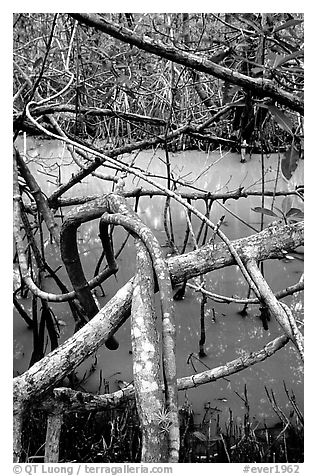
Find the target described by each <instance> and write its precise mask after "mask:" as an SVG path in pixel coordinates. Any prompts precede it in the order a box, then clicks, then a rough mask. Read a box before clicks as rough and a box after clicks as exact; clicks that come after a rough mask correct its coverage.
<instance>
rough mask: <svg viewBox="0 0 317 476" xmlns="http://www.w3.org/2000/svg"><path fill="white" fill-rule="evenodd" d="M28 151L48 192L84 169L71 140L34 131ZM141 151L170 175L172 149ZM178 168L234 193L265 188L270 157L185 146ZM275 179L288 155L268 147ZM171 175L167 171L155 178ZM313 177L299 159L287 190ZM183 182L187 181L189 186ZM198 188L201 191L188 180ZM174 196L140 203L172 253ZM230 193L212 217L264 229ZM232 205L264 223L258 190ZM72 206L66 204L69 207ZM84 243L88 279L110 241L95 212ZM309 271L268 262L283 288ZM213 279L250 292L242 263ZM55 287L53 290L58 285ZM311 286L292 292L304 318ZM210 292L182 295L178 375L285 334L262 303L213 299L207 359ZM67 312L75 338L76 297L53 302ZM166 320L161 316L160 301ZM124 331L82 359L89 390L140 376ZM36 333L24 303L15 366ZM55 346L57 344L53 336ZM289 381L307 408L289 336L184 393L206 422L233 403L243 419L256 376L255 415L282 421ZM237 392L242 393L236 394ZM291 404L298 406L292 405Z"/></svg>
mask: <svg viewBox="0 0 317 476" xmlns="http://www.w3.org/2000/svg"><path fill="white" fill-rule="evenodd" d="M18 146H19V149H20V150H21V151H22V152H23V150H26V156H27V159H28V161H31V162H29V166H30V168H31V170H32V172H33V173H34V175H35V177H36V180H37V181H38V183H39V184H40V185H41V187H42V189H43V191H44V192H45V193H46V194H47V195H50V194H51V193H52V192H53V191H54V190H55V189H56V186H57V184H58V183H59V182H58V181H60V182H61V183H65V182H67V181H68V179H69V178H70V177H71V175H72V174H73V173H76V172H77V170H78V168H77V166H76V165H75V164H73V163H72V160H71V158H70V156H69V154H68V152H67V150H65V148H64V147H63V146H61V145H60V144H57V143H56V142H51V141H35V140H31V139H30V140H29V141H27V143H26V144H23V141H22V140H21V142H20V143H19V144H18ZM133 159H135V165H136V166H137V167H140V168H141V169H144V170H149V171H150V172H151V173H152V174H156V175H158V176H161V177H163V176H164V174H165V172H166V165H165V163H164V162H165V154H164V152H163V151H156V152H155V153H154V152H152V151H145V152H142V153H140V154H138V155H137V156H133V155H132V156H127V157H124V159H123V160H124V161H125V162H126V163H130V162H131V160H133ZM170 159H171V166H172V171H173V174H174V177H175V178H178V177H181V178H182V180H183V181H186V182H188V183H190V184H192V185H193V186H195V187H197V188H200V189H202V190H208V191H210V192H227V191H233V190H236V189H237V188H238V187H239V186H243V187H244V188H245V189H246V190H248V191H250V190H252V191H255V190H261V179H260V177H261V156H260V155H254V156H252V158H251V160H250V159H248V161H247V162H246V163H244V164H241V163H240V157H239V156H238V155H237V154H231V153H225V154H224V155H223V157H221V156H220V155H219V153H215V152H212V153H209V154H207V153H203V152H199V151H187V152H183V153H175V154H170ZM264 160H265V164H264V167H265V183H266V190H273V189H274V186H275V181H276V177H277V173H276V172H277V167H278V157H277V156H276V155H271V156H265V158H264ZM99 170H100V172H103V173H105V174H108V173H113V171H111V170H110V169H108V168H107V167H100V169H98V171H99ZM155 180H157V181H161V183H163V184H166V180H163V179H155ZM296 183H297V184H299V183H303V176H302V162H300V163H299V166H298V168H297V170H296V171H295V173H294V175H293V177H292V179H291V180H290V181H287V180H286V179H285V178H284V177H282V176H281V175H280V174H279V176H278V186H277V190H288V189H289V190H291V189H293V188H294V184H296ZM140 186H142V187H144V188H146V189H149V188H152V187H151V186H150V185H147V184H145V183H142V181H140V180H139V179H138V178H133V179H131V178H129V179H127V180H126V190H129V189H130V188H136V187H140ZM184 189H186V187H182V188H180V189H179V190H184ZM188 190H189V191H194V190H193V189H190V188H188ZM109 191H111V183H110V182H106V181H103V180H100V179H98V178H96V177H89V178H87V179H85V180H84V181H83V182H82V183H80V184H78V185H76V186H75V187H74V188H73V189H72V190H71V191H70V192H67V193H66V195H65V197H67V196H68V197H75V196H85V195H97V194H102V193H107V192H109ZM287 200H288V201H289V204H288V208H290V207H291V206H296V207H302V205H301V204H300V203H299V202H298V201H297V199H296V200H295V201H294V198H292V199H287ZM281 202H282V198H276V200H275V205H276V206H277V207H279V208H280V207H281ZM129 203H130V204H131V205H132V206H134V200H132V199H129ZM164 203H165V199H164V198H163V197H153V198H149V197H141V198H140V201H139V205H138V213H139V216H140V217H141V219H142V220H143V221H144V222H145V223H146V224H147V225H148V226H149V227H150V228H151V229H152V230H153V231H154V233H155V235H156V237H157V238H158V240H159V242H160V243H161V245H162V246H164V248H163V251H164V252H165V253H166V254H167V253H168V252H169V251H170V250H169V249H168V248H167V247H166V234H165V231H164V225H163V209H164ZM171 203H172V221H173V231H174V238H175V242H176V244H177V245H178V248H179V249H181V248H182V245H183V240H184V232H185V229H186V218H185V213H184V210H183V209H182V207H181V206H180V205H179V204H177V203H175V202H174V201H173V200H172V202H171ZM192 203H193V204H194V205H196V206H197V207H198V208H199V209H200V210H201V211H202V212H203V213H204V212H205V207H204V201H203V200H198V201H196V203H195V202H192ZM271 203H272V197H270V198H266V199H265V206H266V207H267V208H271ZM221 205H222V202H221V203H217V202H214V204H213V205H212V209H211V214H210V219H211V220H212V221H213V222H214V223H217V221H218V220H219V218H220V217H221V216H222V215H225V221H224V224H223V228H222V229H223V231H224V233H225V234H226V235H227V236H228V237H229V238H230V239H232V240H233V239H237V238H240V237H244V236H248V235H251V234H254V233H255V231H254V230H252V229H251V228H250V227H249V226H247V225H246V224H243V223H241V222H240V221H239V220H238V219H237V218H235V217H234V216H233V215H231V214H230V213H229V211H227V210H225V209H224V208H222V206H221ZM225 206H226V207H227V208H228V209H229V210H230V211H231V212H233V213H234V214H236V215H238V216H239V217H240V218H242V219H243V220H244V221H245V222H246V223H247V224H249V225H251V226H252V227H254V228H256V229H257V230H260V220H261V215H260V214H258V213H255V212H254V211H252V210H251V209H252V208H254V207H255V206H261V197H248V198H241V199H239V200H228V201H226V203H225ZM66 213H67V209H63V214H64V215H65V214H66ZM272 220H274V218H273V217H264V226H267V224H268V223H269V222H271V221H272ZM192 223H193V227H194V230H195V232H196V233H197V231H198V229H199V225H200V224H199V222H198V220H196V218H195V217H193V220H192ZM125 237H126V232H125V231H123V230H122V229H121V228H120V227H116V229H115V231H114V246H115V250H118V249H119V247H120V246H121V244H122V242H123V241H124V239H125ZM78 246H79V251H80V256H81V261H82V265H83V268H84V270H85V274H86V278H87V279H90V278H91V277H92V276H93V273H94V270H95V267H96V264H97V261H98V259H99V257H100V254H101V244H100V240H99V237H98V220H94V221H92V222H89V223H87V224H84V225H82V226H81V227H80V229H79V232H78ZM50 247H51V245H50V243H49V241H46V246H45V250H46V256H47V259H48V261H49V264H50V265H51V267H52V268H53V269H56V267H57V266H58V265H59V264H60V263H58V261H56V260H55V258H54V257H53V255H52V253H51V249H50ZM191 249H193V242H192V240H191V239H190V240H189V245H188V247H187V251H190V250H191ZM134 257H135V251H134V243H133V238H131V237H130V238H129V240H128V241H127V243H126V245H125V247H124V249H123V251H122V253H121V254H120V256H119V258H118V260H117V262H118V265H119V272H118V273H117V276H116V278H115V277H111V278H110V279H109V280H107V281H106V282H105V283H104V284H103V290H104V293H105V296H102V295H101V290H100V288H97V297H98V300H99V303H100V305H101V306H103V305H104V304H105V303H106V302H107V301H108V300H109V299H110V298H111V297H112V296H113V295H114V294H115V293H116V292H117V290H118V289H120V287H121V286H122V285H123V284H124V283H125V282H126V281H127V280H128V279H130V277H132V276H133V275H134ZM302 271H303V262H302V261H300V260H297V259H296V260H292V261H283V260H274V261H273V260H272V261H266V262H265V264H264V272H265V277H266V279H267V281H268V283H269V285H270V286H271V288H272V289H273V291H275V292H276V291H278V290H281V289H284V288H285V287H287V286H290V285H292V284H295V283H296V282H297V281H298V279H299V278H300V276H301V273H302ZM59 276H60V277H61V279H62V280H64V282H65V284H66V285H67V286H68V287H69V289H71V286H70V284H69V280H68V278H67V277H66V275H65V273H64V272H63V271H62V270H61V271H60V272H59ZM205 280H206V287H207V289H209V290H210V291H212V292H214V293H217V294H223V295H226V296H239V297H246V295H247V286H246V284H245V281H244V278H243V277H242V275H241V273H240V271H239V269H238V268H237V267H236V266H231V267H228V268H225V269H220V270H217V271H214V272H212V273H209V274H208V275H206V276H205ZM47 282H48V286H49V285H50V286H51V288H50V290H51V291H52V292H59V290H58V289H57V288H56V287H55V284H54V283H51V284H49V283H50V282H51V280H47ZM48 290H49V289H48ZM302 294H303V293H297V294H295V295H293V296H289V297H287V298H285V299H284V300H285V302H286V303H287V304H288V305H290V306H291V308H292V310H293V312H294V315H295V317H296V319H300V320H301V319H302V318H303V296H302ZM200 300H201V299H200V294H199V293H196V292H195V291H194V290H192V289H190V288H188V287H187V289H186V294H185V298H184V299H183V300H182V301H175V311H176V323H177V368H178V376H179V377H181V376H186V375H191V374H193V373H196V372H201V371H204V370H206V369H208V368H214V367H217V366H220V365H223V364H225V363H226V362H228V361H231V360H233V359H236V358H238V357H239V356H242V355H243V354H244V353H246V352H250V351H256V350H259V349H261V348H262V347H263V346H264V345H265V344H266V343H267V342H269V341H271V340H273V339H274V338H276V337H277V336H279V335H281V334H282V332H281V329H280V328H279V326H278V324H277V323H276V322H274V321H272V320H271V321H270V322H269V330H268V331H265V330H264V329H263V326H262V323H261V320H260V318H259V314H260V312H259V306H255V305H251V306H249V308H248V314H247V316H245V317H242V316H241V315H240V314H239V313H238V312H239V311H241V309H242V307H243V306H242V305H238V304H233V303H232V304H221V303H217V302H214V301H212V300H208V302H207V305H206V308H205V327H206V344H205V352H206V354H207V356H206V357H204V358H202V359H201V358H199V356H198V351H199V345H198V342H199V338H200ZM23 305H24V307H25V308H26V309H27V310H29V309H30V305H31V303H30V299H28V300H25V301H23ZM50 306H51V308H52V310H53V311H54V313H55V316H56V317H57V319H58V320H59V321H60V322H61V323H63V325H61V326H60V340H59V341H60V343H62V342H63V341H64V340H65V339H67V338H68V337H70V336H71V335H72V334H73V331H74V322H73V318H72V316H71V314H70V312H69V307H68V305H67V304H66V303H61V304H53V303H51V304H50ZM157 309H158V322H160V313H159V305H158V306H157ZM116 337H117V339H118V340H119V343H120V346H119V349H118V350H117V351H109V350H108V349H106V348H105V346H101V348H100V349H99V350H98V351H97V353H96V355H94V356H91V357H90V358H88V359H87V360H86V362H85V363H83V364H82V365H81V366H80V367H78V368H77V375H78V377H79V378H82V377H84V376H86V377H85V379H84V381H83V382H82V384H81V387H80V388H79V389H80V390H87V391H89V392H99V393H104V392H105V390H106V391H108V390H109V391H110V392H112V391H115V390H117V389H118V380H119V381H120V380H123V381H126V382H131V381H132V379H133V377H132V355H131V353H130V352H131V342H130V324H129V320H128V321H127V322H126V323H125V324H124V325H123V326H122V327H121V328H120V329H119V330H118V332H117V333H116ZM32 346H33V343H32V332H31V331H30V330H29V329H27V327H26V325H25V322H24V321H23V320H22V318H21V317H20V316H19V315H18V314H17V313H16V312H15V311H14V375H18V374H20V373H22V372H24V371H25V370H27V368H28V365H29V362H30V357H31V352H32ZM48 350H49V344H48ZM92 365H94V366H95V370H94V372H93V373H92V374H91V375H90V376H89V378H87V375H88V373H89V369H90V368H91V366H92ZM283 382H285V385H286V387H287V388H288V389H289V390H292V391H293V392H294V394H295V397H296V402H297V404H298V405H299V407H300V408H301V409H302V408H303V366H302V363H301V360H300V358H299V357H298V355H297V353H296V351H295V349H294V347H293V346H292V345H291V344H288V345H287V346H285V347H284V348H283V349H281V350H280V351H278V352H277V353H276V354H274V355H273V356H272V357H270V358H269V359H267V360H265V361H264V362H262V363H260V364H256V365H254V366H252V367H251V368H249V369H246V370H244V371H242V372H240V373H238V374H235V375H232V376H229V377H228V378H226V379H220V380H218V381H216V382H212V383H209V384H205V385H203V386H200V387H198V388H196V389H191V390H188V391H187V392H186V393H185V392H179V404H180V406H181V405H182V404H184V403H185V402H186V403H190V404H191V405H192V407H193V410H194V412H195V415H196V418H197V421H201V419H202V417H203V416H204V413H205V410H204V408H207V407H210V408H212V409H213V410H212V412H213V415H214V418H215V421H216V416H217V415H219V417H220V421H221V422H227V421H228V419H229V409H231V410H232V413H233V416H234V418H235V419H236V422H237V423H240V422H242V420H243V415H244V413H245V407H244V404H243V401H242V399H241V398H239V396H238V395H237V393H238V394H239V395H241V396H243V392H244V388H245V385H246V388H247V392H248V400H249V405H250V415H251V417H254V418H255V421H257V420H258V421H260V422H261V423H262V422H263V421H265V422H266V424H267V425H268V426H271V425H272V424H274V423H276V421H277V418H276V415H275V414H274V411H273V409H272V407H271V405H270V403H269V402H268V399H267V396H266V393H265V387H267V388H268V389H269V390H273V391H274V393H275V396H276V400H277V403H278V404H279V406H280V407H281V408H282V409H284V410H285V409H287V408H288V407H289V403H288V398H287V396H286V394H285V391H284V387H283ZM236 392H237V393H236ZM287 413H288V412H287Z"/></svg>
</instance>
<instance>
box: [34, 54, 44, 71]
mask: <svg viewBox="0 0 317 476" xmlns="http://www.w3.org/2000/svg"><path fill="white" fill-rule="evenodd" d="M42 61H43V58H42V57H41V56H39V58H37V59H36V60H35V61H34V63H33V69H36V68H38V67H39V66H40V65H41V63H42Z"/></svg>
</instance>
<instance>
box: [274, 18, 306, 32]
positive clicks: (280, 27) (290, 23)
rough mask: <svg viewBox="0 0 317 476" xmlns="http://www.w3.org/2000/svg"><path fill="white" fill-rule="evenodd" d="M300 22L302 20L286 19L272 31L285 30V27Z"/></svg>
mask: <svg viewBox="0 0 317 476" xmlns="http://www.w3.org/2000/svg"><path fill="white" fill-rule="evenodd" d="M300 23H303V20H295V19H293V20H288V21H286V22H285V23H283V24H282V25H279V26H277V27H276V28H275V29H274V30H273V33H276V32H277V31H281V30H285V29H286V28H291V27H292V26H296V25H299V24H300Z"/></svg>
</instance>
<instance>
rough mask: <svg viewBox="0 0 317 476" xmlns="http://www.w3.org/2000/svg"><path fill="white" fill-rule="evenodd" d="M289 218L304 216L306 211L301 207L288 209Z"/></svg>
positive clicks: (287, 215)
mask: <svg viewBox="0 0 317 476" xmlns="http://www.w3.org/2000/svg"><path fill="white" fill-rule="evenodd" d="M285 216H286V217H287V218H288V217H292V218H295V217H297V218H304V212H303V211H302V210H300V209H299V208H291V209H290V210H288V212H287V213H286V215H285Z"/></svg>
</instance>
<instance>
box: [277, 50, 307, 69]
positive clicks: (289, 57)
mask: <svg viewBox="0 0 317 476" xmlns="http://www.w3.org/2000/svg"><path fill="white" fill-rule="evenodd" d="M278 56H279V58H277V61H276V63H275V64H274V68H278V67H279V66H281V65H282V64H284V63H287V62H288V61H290V60H292V59H295V58H299V57H303V56H304V51H303V50H298V51H295V52H294V53H292V54H290V55H285V56H282V55H278Z"/></svg>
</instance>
